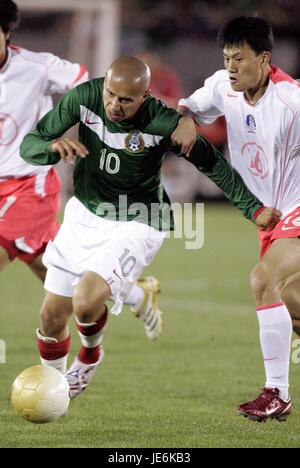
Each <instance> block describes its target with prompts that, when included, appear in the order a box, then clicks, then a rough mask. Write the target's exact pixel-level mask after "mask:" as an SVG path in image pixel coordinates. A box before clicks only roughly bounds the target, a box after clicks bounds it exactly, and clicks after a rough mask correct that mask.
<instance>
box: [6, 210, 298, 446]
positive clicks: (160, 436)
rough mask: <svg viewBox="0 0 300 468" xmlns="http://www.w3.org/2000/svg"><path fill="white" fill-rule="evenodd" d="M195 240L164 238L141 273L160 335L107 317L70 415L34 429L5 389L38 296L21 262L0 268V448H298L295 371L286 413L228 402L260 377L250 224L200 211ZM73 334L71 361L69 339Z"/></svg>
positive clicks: (29, 353)
mask: <svg viewBox="0 0 300 468" xmlns="http://www.w3.org/2000/svg"><path fill="white" fill-rule="evenodd" d="M205 236H206V240H205V246H204V248H203V249H201V250H199V251H193V250H190V251H187V250H185V249H184V243H183V241H182V240H167V241H166V242H165V244H164V246H163V248H162V250H161V251H160V253H159V254H158V256H157V258H156V259H155V261H154V263H153V264H152V265H151V267H150V268H149V269H148V271H147V273H151V274H157V275H158V276H159V277H160V279H161V283H162V290H163V293H162V295H161V300H160V304H161V308H162V309H163V310H164V311H165V329H164V334H163V336H162V337H161V338H160V340H159V341H157V342H154V343H152V342H149V341H148V340H147V338H146V336H145V335H144V332H143V327H142V323H141V322H140V321H138V320H136V319H134V318H133V317H132V316H131V314H130V312H129V310H128V309H125V310H124V312H123V314H122V315H121V316H120V317H113V316H111V317H110V326H109V327H108V330H107V333H106V336H105V348H106V360H105V362H104V363H103V365H102V368H101V369H100V370H99V372H98V373H97V375H96V377H95V379H94V381H93V384H92V385H91V386H90V387H89V388H88V389H87V390H86V392H85V394H84V395H82V396H81V397H80V398H78V399H77V400H75V401H73V402H72V403H71V406H70V410H69V415H68V416H67V417H65V418H62V419H61V420H60V421H58V422H57V423H52V424H48V425H44V426H36V425H33V424H30V423H28V422H26V421H23V420H22V419H21V418H19V417H17V416H16V415H15V413H14V410H13V409H12V408H11V406H10V401H9V400H10V387H11V383H12V381H13V380H14V378H15V376H16V375H17V374H18V373H19V372H20V371H22V370H23V369H24V368H26V367H29V366H31V365H34V364H37V363H38V355H37V351H36V348H35V336H34V330H35V328H36V327H37V324H38V310H39V307H40V304H41V301H42V298H43V291H42V288H41V286H40V284H39V283H38V281H37V280H35V278H33V276H32V275H31V274H30V273H29V272H28V271H27V269H26V267H24V266H23V265H21V264H20V263H17V262H16V263H14V264H13V265H11V266H10V267H9V268H8V269H7V270H6V271H5V272H4V273H1V332H0V338H2V339H4V340H5V341H6V344H7V364H6V365H4V364H2V365H0V447H111V448H113V447H128V448H134V447H152V448H157V447H185V448H188V447H299V446H300V419H299V411H300V398H299V387H298V382H299V380H300V375H299V374H300V368H298V366H297V365H295V364H292V365H291V382H292V387H291V392H292V395H293V403H294V411H293V414H292V416H291V417H290V418H289V420H288V422H286V423H278V422H277V421H269V422H268V423H266V424H258V423H254V422H251V421H248V420H246V419H244V418H241V417H238V416H236V414H235V406H236V405H237V404H238V403H241V402H243V401H245V400H247V399H249V398H251V397H254V396H256V394H257V392H258V390H259V388H260V387H262V386H263V383H264V371H263V364H262V359H261V355H260V349H259V343H258V333H257V332H258V327H257V319H256V314H255V310H254V307H253V303H252V299H251V293H250V289H249V286H248V276H249V272H250V271H251V268H252V266H254V264H255V262H256V259H257V255H258V243H257V240H256V232H255V228H254V227H253V226H252V225H251V224H250V223H248V222H246V221H244V220H243V219H242V217H241V215H240V214H239V213H238V212H237V211H236V210H234V209H232V208H229V207H227V206H226V205H224V206H223V205H220V206H209V205H207V207H206V217H205ZM72 334H73V336H74V339H73V347H72V350H73V352H72V356H71V357H73V356H74V352H75V351H76V349H78V346H79V342H78V339H77V337H76V334H75V333H74V328H73V330H72Z"/></svg>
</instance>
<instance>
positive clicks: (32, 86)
mask: <svg viewBox="0 0 300 468" xmlns="http://www.w3.org/2000/svg"><path fill="white" fill-rule="evenodd" d="M87 78H88V72H87V69H86V67H85V66H84V65H79V64H75V63H70V62H68V61H66V60H62V59H60V58H59V57H56V56H55V55H52V54H49V53H36V52H31V51H28V50H26V49H21V48H19V47H14V46H11V47H8V57H7V61H6V63H5V65H4V66H3V68H2V69H0V182H1V181H3V180H6V179H10V178H20V177H26V176H35V175H36V176H37V175H40V176H41V177H40V178H41V179H45V177H46V175H47V173H48V171H49V169H50V168H49V167H48V166H46V167H45V166H44V167H42V166H31V165H29V164H27V163H26V162H25V161H24V160H23V159H21V158H20V156H19V147H20V145H21V143H22V140H23V138H24V136H25V135H26V134H27V133H29V132H30V131H31V130H32V129H33V128H34V127H35V126H36V124H37V122H38V121H39V120H40V119H41V118H42V117H43V116H44V115H45V114H46V113H47V112H48V111H49V110H50V109H51V108H52V107H53V103H52V97H51V96H52V94H55V93H65V92H67V91H69V90H70V89H72V88H73V87H74V86H75V85H77V84H79V83H81V82H83V81H85V80H86V79H87Z"/></svg>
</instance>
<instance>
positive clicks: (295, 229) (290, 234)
mask: <svg viewBox="0 0 300 468" xmlns="http://www.w3.org/2000/svg"><path fill="white" fill-rule="evenodd" d="M258 232H259V234H258V235H259V240H260V249H261V250H260V256H261V257H263V256H264V255H265V253H266V252H267V251H268V250H269V248H270V247H271V245H272V243H273V242H274V241H275V240H276V239H291V238H295V237H300V207H298V208H296V209H295V210H294V211H293V212H292V213H289V214H288V215H287V216H285V217H284V218H283V219H282V220H281V221H280V222H279V223H278V224H277V225H276V226H275V228H274V229H273V231H269V232H267V231H258Z"/></svg>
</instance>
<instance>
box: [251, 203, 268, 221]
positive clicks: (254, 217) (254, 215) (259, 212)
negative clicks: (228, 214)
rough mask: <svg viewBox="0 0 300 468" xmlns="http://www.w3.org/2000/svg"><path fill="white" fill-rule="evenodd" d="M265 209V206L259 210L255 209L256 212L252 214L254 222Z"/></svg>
mask: <svg viewBox="0 0 300 468" xmlns="http://www.w3.org/2000/svg"><path fill="white" fill-rule="evenodd" d="M265 209H266V207H265V206H260V207H259V208H257V210H256V211H254V213H253V216H252V217H253V221H256V219H257V218H258V217H259V215H260V214H261V213H262V212H263V211H264V210H265Z"/></svg>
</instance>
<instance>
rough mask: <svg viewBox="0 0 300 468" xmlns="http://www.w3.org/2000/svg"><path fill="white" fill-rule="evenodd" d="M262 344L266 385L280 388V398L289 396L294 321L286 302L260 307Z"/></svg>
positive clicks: (283, 398)
mask: <svg viewBox="0 0 300 468" xmlns="http://www.w3.org/2000/svg"><path fill="white" fill-rule="evenodd" d="M257 316H258V320H259V326H260V344H261V349H262V353H263V358H264V365H265V371H266V387H267V388H278V389H279V391H280V398H281V399H282V400H284V401H287V400H288V398H289V364H290V350H291V338H292V321H291V317H290V314H289V312H288V310H287V308H286V306H285V305H284V304H282V303H281V304H274V305H270V306H264V307H259V308H258V309H257Z"/></svg>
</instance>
